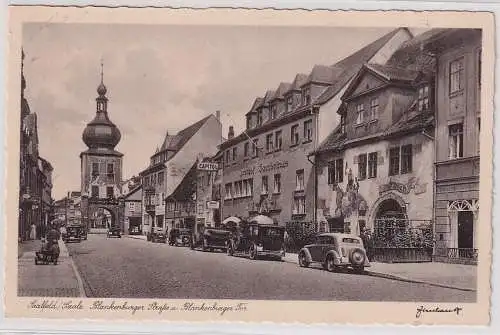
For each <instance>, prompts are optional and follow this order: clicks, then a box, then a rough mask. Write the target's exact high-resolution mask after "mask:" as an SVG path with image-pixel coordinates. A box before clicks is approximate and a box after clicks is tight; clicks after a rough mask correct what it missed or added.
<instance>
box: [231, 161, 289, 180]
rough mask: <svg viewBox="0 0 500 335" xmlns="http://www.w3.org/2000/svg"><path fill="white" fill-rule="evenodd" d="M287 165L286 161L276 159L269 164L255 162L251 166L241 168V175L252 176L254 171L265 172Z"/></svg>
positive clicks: (284, 167)
mask: <svg viewBox="0 0 500 335" xmlns="http://www.w3.org/2000/svg"><path fill="white" fill-rule="evenodd" d="M287 167H288V161H277V162H273V163H269V164H262V163H260V164H257V165H256V166H252V167H251V168H247V169H243V170H241V177H247V176H253V175H254V174H255V171H257V173H266V172H270V171H274V170H280V169H286V168H287Z"/></svg>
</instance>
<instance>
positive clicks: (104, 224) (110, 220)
mask: <svg viewBox="0 0 500 335" xmlns="http://www.w3.org/2000/svg"><path fill="white" fill-rule="evenodd" d="M116 225H117V224H116V218H115V214H114V213H113V212H112V211H111V210H109V209H107V208H106V207H98V208H96V209H95V210H94V211H93V212H92V213H91V215H90V228H91V229H108V228H109V227H115V226H116Z"/></svg>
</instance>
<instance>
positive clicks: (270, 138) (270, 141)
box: [266, 134, 274, 152]
mask: <svg viewBox="0 0 500 335" xmlns="http://www.w3.org/2000/svg"><path fill="white" fill-rule="evenodd" d="M266 151H267V152H273V151H274V144H273V134H268V135H267V136H266Z"/></svg>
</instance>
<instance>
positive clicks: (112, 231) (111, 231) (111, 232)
mask: <svg viewBox="0 0 500 335" xmlns="http://www.w3.org/2000/svg"><path fill="white" fill-rule="evenodd" d="M113 236H114V237H118V238H121V237H122V232H121V229H120V227H117V226H112V227H109V228H108V233H107V237H113Z"/></svg>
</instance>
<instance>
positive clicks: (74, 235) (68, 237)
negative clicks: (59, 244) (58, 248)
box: [62, 225, 84, 242]
mask: <svg viewBox="0 0 500 335" xmlns="http://www.w3.org/2000/svg"><path fill="white" fill-rule="evenodd" d="M83 228H84V227H83V226H81V225H69V226H67V227H66V233H65V234H64V235H63V236H62V239H63V241H64V242H71V241H76V242H81V240H82V231H83Z"/></svg>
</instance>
